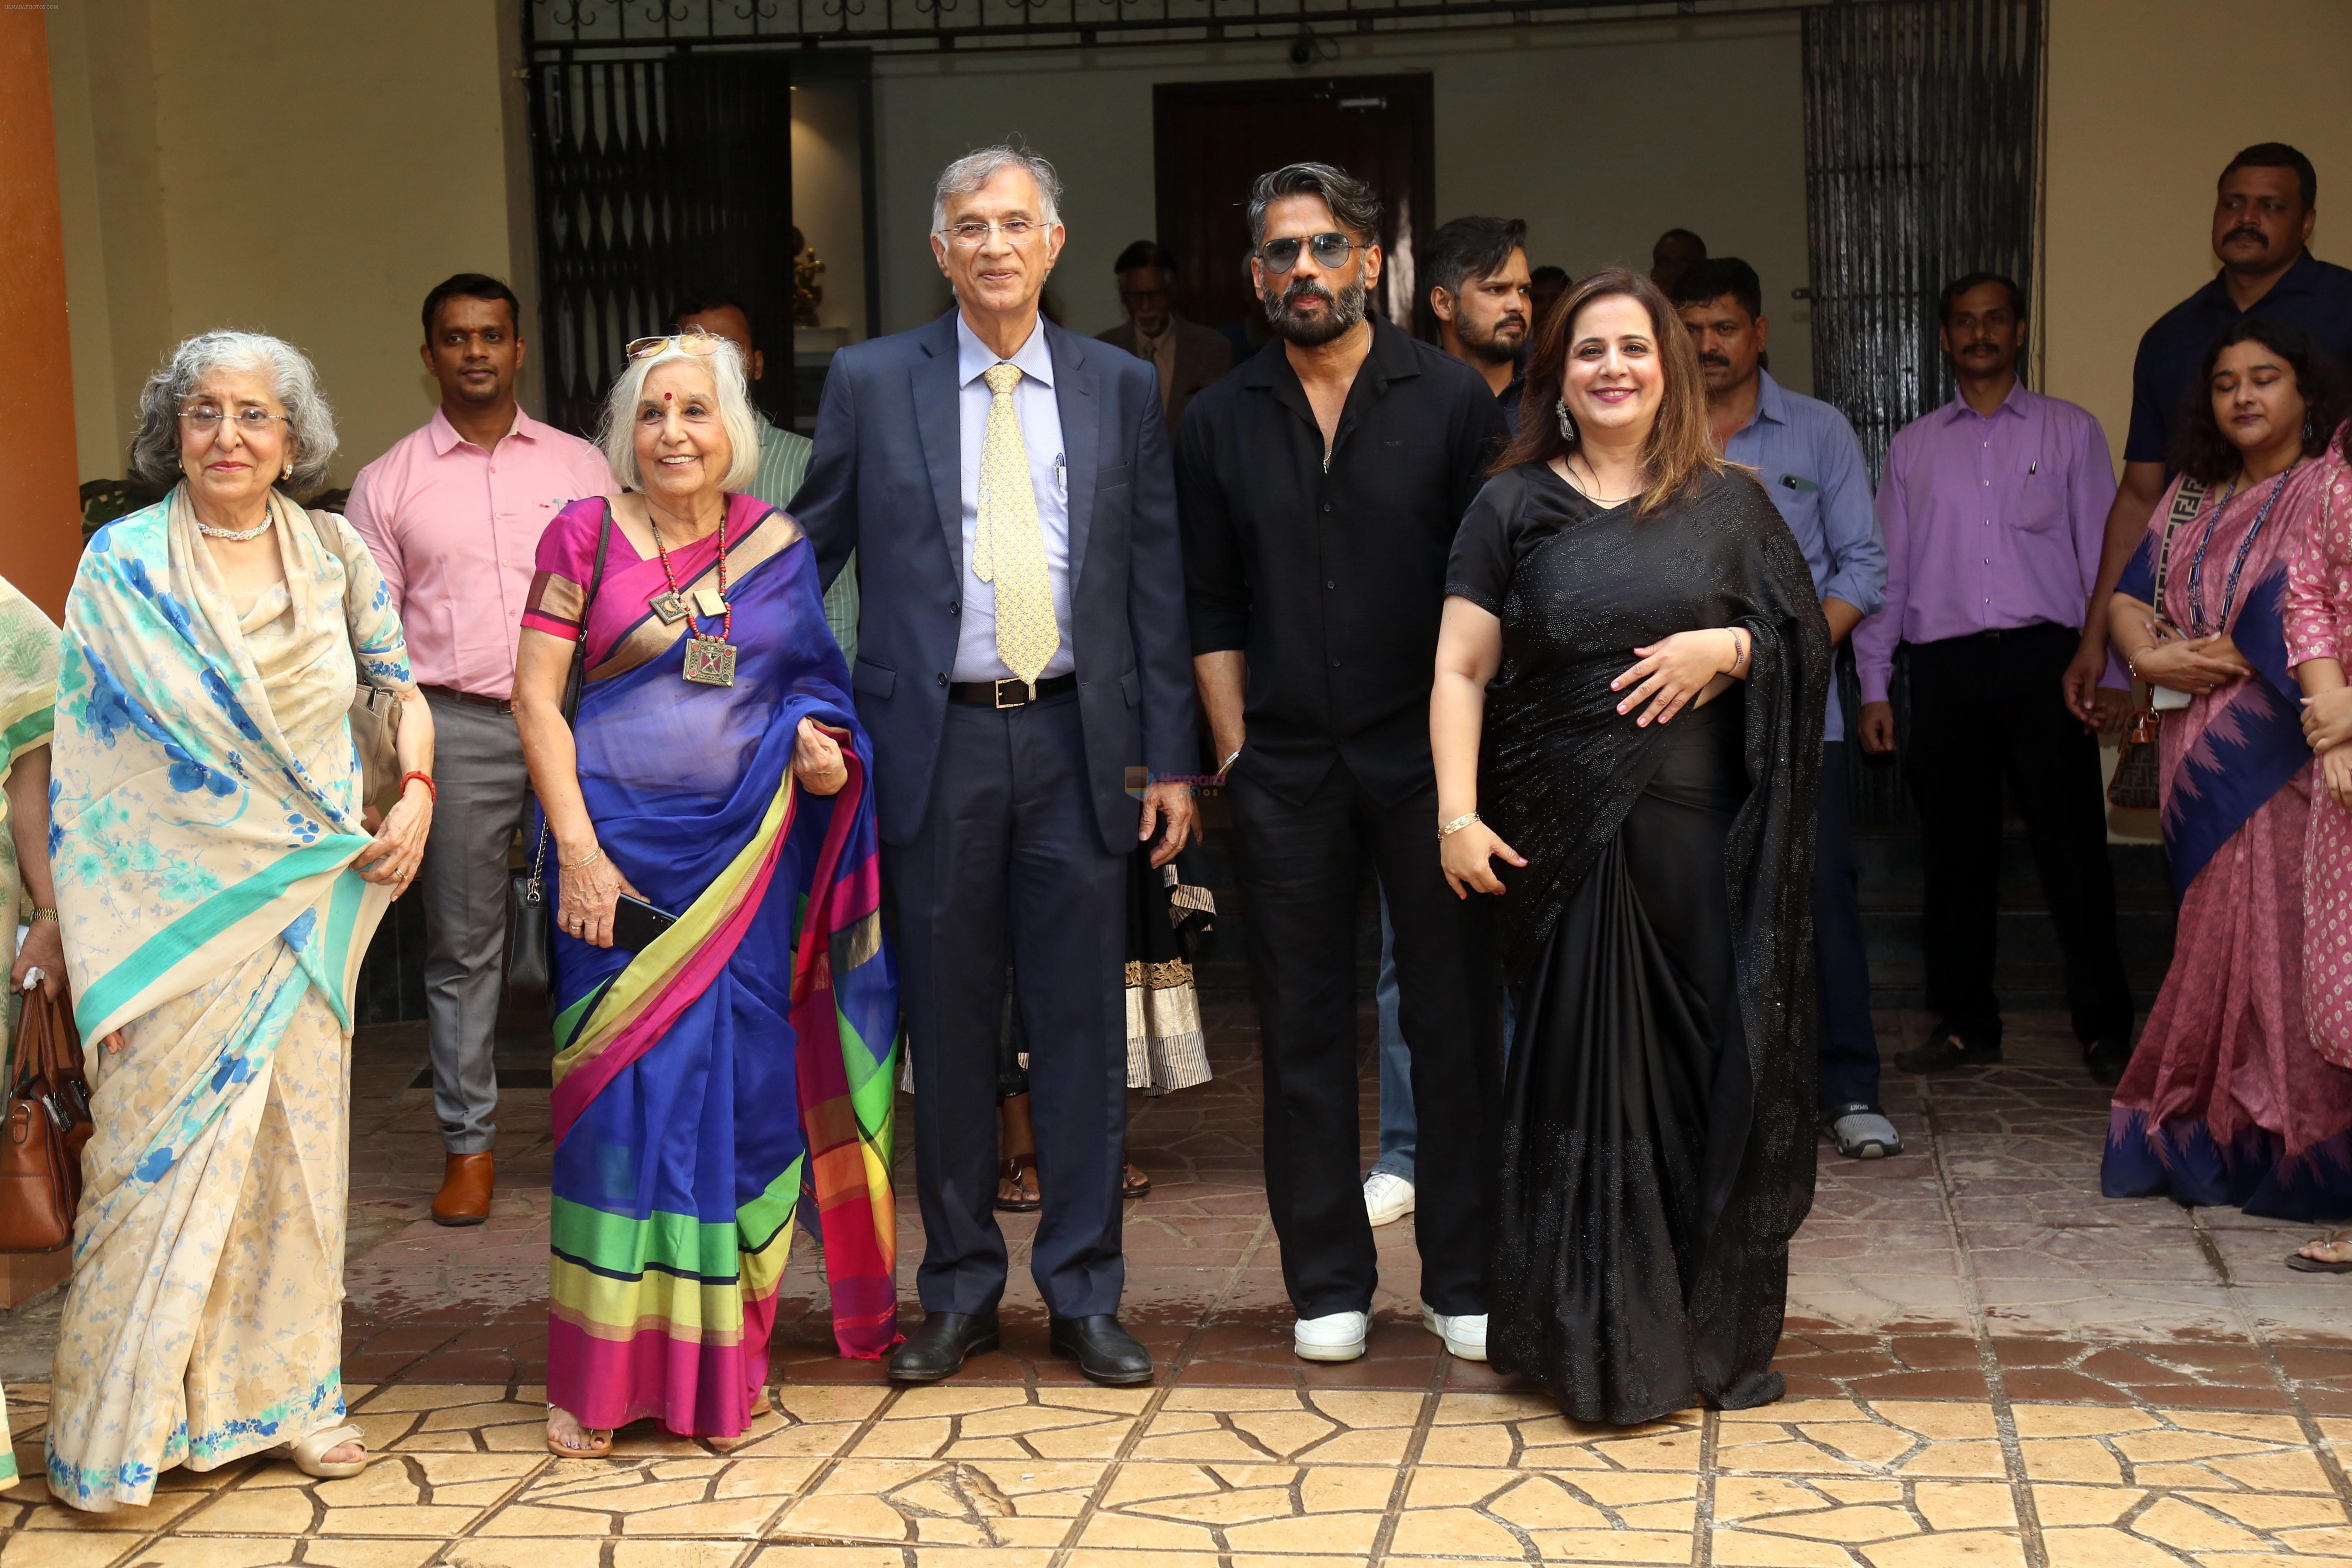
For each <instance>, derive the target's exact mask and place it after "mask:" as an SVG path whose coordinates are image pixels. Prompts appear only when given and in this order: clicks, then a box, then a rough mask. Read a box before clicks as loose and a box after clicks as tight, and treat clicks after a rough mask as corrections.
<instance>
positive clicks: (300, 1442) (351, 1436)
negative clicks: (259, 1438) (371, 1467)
mask: <svg viewBox="0 0 2352 1568" xmlns="http://www.w3.org/2000/svg"><path fill="white" fill-rule="evenodd" d="M366 1436H367V1435H366V1434H365V1433H363V1432H362V1431H361V1430H360V1429H359V1428H358V1427H356V1426H352V1425H350V1424H349V1423H348V1422H347V1423H345V1424H344V1425H342V1426H326V1427H321V1428H320V1430H318V1431H316V1432H313V1433H311V1434H310V1436H307V1437H297V1438H295V1439H294V1440H293V1441H292V1442H290V1443H281V1444H279V1445H278V1450H277V1451H278V1453H279V1454H281V1455H283V1456H285V1457H286V1458H289V1459H291V1460H293V1461H294V1468H296V1469H298V1470H299V1471H301V1472H302V1473H303V1474H304V1475H306V1476H316V1477H317V1478H319V1479H320V1480H322V1481H340V1480H342V1479H345V1478H346V1477H349V1476H356V1475H358V1474H359V1473H360V1472H361V1471H362V1470H364V1469H366V1468H368V1461H369V1460H370V1459H373V1458H375V1456H374V1455H373V1454H370V1453H366V1452H362V1454H361V1455H360V1457H359V1458H356V1459H337V1460H335V1461H333V1462H332V1463H330V1462H329V1461H328V1459H327V1455H328V1454H329V1452H331V1450H333V1449H336V1448H340V1447H342V1446H343V1445H344V1444H346V1443H362V1444H363V1443H364V1439H365V1438H366Z"/></svg>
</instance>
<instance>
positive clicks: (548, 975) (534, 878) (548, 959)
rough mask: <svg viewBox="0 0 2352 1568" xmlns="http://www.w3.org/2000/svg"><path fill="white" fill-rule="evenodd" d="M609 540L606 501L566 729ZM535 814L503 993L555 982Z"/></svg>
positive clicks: (568, 689)
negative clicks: (534, 840) (534, 834)
mask: <svg viewBox="0 0 2352 1568" xmlns="http://www.w3.org/2000/svg"><path fill="white" fill-rule="evenodd" d="M612 542H613V503H612V502H611V501H606V502H605V503H604V523H603V524H602V525H601V526H600V527H599V528H598V529H597V530H596V565H595V568H594V569H593V571H591V572H590V573H589V574H588V595H587V597H586V598H584V599H583V600H581V602H580V637H579V640H578V641H576V642H574V643H573V644H572V673H571V675H570V676H569V677H568V678H566V679H565V680H564V682H563V722H564V724H565V726H566V727H567V728H568V727H570V726H571V724H572V721H574V720H576V719H577V718H578V717H579V715H580V683H581V680H582V679H583V676H584V674H585V672H586V668H587V661H588V612H589V610H590V609H591V608H592V607H593V605H595V603H596V590H597V589H599V588H601V587H603V586H604V552H605V550H606V548H607V547H608V546H610V545H611V543H612ZM531 808H532V810H533V811H534V812H535V813H537V815H538V816H539V841H538V843H537V845H536V846H535V847H533V848H532V850H531V855H530V869H529V870H527V871H523V872H520V873H517V874H515V875H513V876H510V877H509V879H508V880H507V974H506V984H507V994H508V995H509V996H525V997H537V996H544V995H546V994H548V992H549V991H550V990H551V989H552V988H553V985H554V972H553V949H554V940H555V933H554V928H553V926H552V924H551V921H549V919H548V909H547V837H548V835H547V813H546V811H545V810H544V809H543V808H541V806H540V805H539V803H538V801H537V800H536V799H534V800H533V801H532V803H531Z"/></svg>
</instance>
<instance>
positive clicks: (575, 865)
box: [555, 844, 604, 871]
mask: <svg viewBox="0 0 2352 1568" xmlns="http://www.w3.org/2000/svg"><path fill="white" fill-rule="evenodd" d="M603 858H604V846H603V845H602V844H599V845H598V846H596V847H595V848H593V849H592V850H590V851H589V852H588V853H587V854H585V855H583V856H582V857H581V858H579V859H577V860H566V859H564V858H562V857H560V856H559V857H558V858H556V862H555V863H556V865H558V866H559V867H561V868H563V869H564V870H566V871H577V870H579V869H580V868H583V866H593V865H594V864H595V863H596V862H597V861H599V860H602V859H603Z"/></svg>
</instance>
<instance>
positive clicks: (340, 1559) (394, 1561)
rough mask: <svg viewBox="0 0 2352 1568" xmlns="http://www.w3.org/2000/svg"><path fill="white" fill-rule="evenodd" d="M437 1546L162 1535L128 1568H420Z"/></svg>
mask: <svg viewBox="0 0 2352 1568" xmlns="http://www.w3.org/2000/svg"><path fill="white" fill-rule="evenodd" d="M441 1546H442V1543H441V1542H437V1541H398V1540H394V1541H367V1540H316V1539H313V1540H309V1541H305V1540H302V1539H300V1538H299V1537H297V1538H291V1539H280V1540H274V1541H273V1540H263V1539H257V1538H255V1537H251V1536H243V1537H237V1536H204V1535H181V1536H166V1537H163V1538H161V1539H159V1540H155V1541H151V1542H147V1543H146V1544H145V1545H144V1546H142V1547H141V1548H140V1549H139V1550H138V1552H137V1553H136V1554H134V1555H133V1556H132V1557H131V1559H130V1563H129V1565H128V1568H279V1565H280V1564H291V1563H304V1564H309V1565H312V1568H423V1565H424V1564H425V1563H428V1562H430V1561H431V1560H432V1558H433V1555H434V1553H435V1552H439V1551H440V1550H441ZM546 1568H552V1564H549V1565H546Z"/></svg>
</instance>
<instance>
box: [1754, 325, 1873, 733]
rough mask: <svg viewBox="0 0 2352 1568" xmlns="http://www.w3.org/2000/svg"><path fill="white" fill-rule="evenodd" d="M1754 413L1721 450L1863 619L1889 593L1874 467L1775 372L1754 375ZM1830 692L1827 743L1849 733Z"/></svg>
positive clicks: (1821, 580) (1831, 589) (1816, 585)
mask: <svg viewBox="0 0 2352 1568" xmlns="http://www.w3.org/2000/svg"><path fill="white" fill-rule="evenodd" d="M1756 377H1757V381H1758V383H1759V385H1758V388H1757V395H1756V417H1755V418H1753V419H1750V420H1749V421H1748V423H1747V424H1746V425H1745V426H1742V427H1741V428H1740V429H1739V431H1738V433H1737V434H1735V435H1734V436H1733V437H1731V439H1730V441H1729V442H1727V444H1726V445H1725V447H1724V453H1723V455H1724V456H1725V457H1727V458H1730V459H1731V460H1732V461H1733V462H1735V463H1745V464H1747V465H1748V467H1749V468H1754V469H1755V470H1756V479H1757V482H1758V483H1759V484H1761V485H1762V486H1763V487H1764V493H1765V494H1766V495H1769V496H1770V497H1771V498H1772V504H1773V505H1774V506H1776V507H1778V508H1780V516H1781V518H1782V519H1783V520H1784V521H1787V523H1788V525H1789V531H1790V533H1793V534H1795V535H1796V536H1797V548H1798V549H1800V550H1801V551H1803V552H1805V564H1806V565H1807V566H1808V567H1810V568H1811V570H1812V574H1813V591H1814V592H1815V593H1817V594H1818V595H1821V597H1822V598H1824V599H1843V600H1844V601H1845V602H1846V603H1847V604H1849V605H1853V607H1854V608H1855V609H1857V610H1860V611H1861V612H1862V613H1863V614H1864V616H1869V615H1873V614H1874V613H1876V611H1877V609H1878V607H1879V605H1880V603H1881V602H1882V601H1883V600H1884V599H1885V595H1886V542H1885V540H1884V539H1883V538H1881V537H1880V535H1879V532H1878V512H1877V509H1876V508H1875V507H1874V506H1873V505H1872V502H1871V496H1870V469H1869V468H1868V467H1867V466H1866V465H1865V464H1864V462H1863V460H1862V443H1860V442H1859V441H1856V440H1855V439H1854V438H1853V426H1851V425H1849V424H1847V423H1846V418H1845V416H1844V415H1843V414H1840V413H1839V412H1838V411H1837V410H1836V409H1834V408H1832V407H1831V406H1830V405H1828V404H1826V403H1823V402H1822V401H1821V400H1820V399H1818V398H1812V397H1807V396H1805V395H1803V394H1801V393H1795V392H1790V390H1789V389H1788V388H1787V387H1785V386H1782V385H1781V384H1780V383H1779V382H1777V381H1774V380H1773V379H1772V373H1771V372H1770V371H1769V370H1759V371H1758V372H1757V373H1756ZM1836 696H1837V692H1836V689H1835V688H1834V687H1833V688H1832V689H1831V692H1830V697H1831V701H1830V705H1829V725H1828V728H1827V729H1826V730H1824V731H1822V735H1823V738H1824V739H1826V740H1832V741H1837V740H1843V738H1844V737H1845V715H1844V713H1843V711H1842V710H1841V709H1840V705H1839V704H1838V702H1837V701H1836V700H1835V699H1836Z"/></svg>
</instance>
